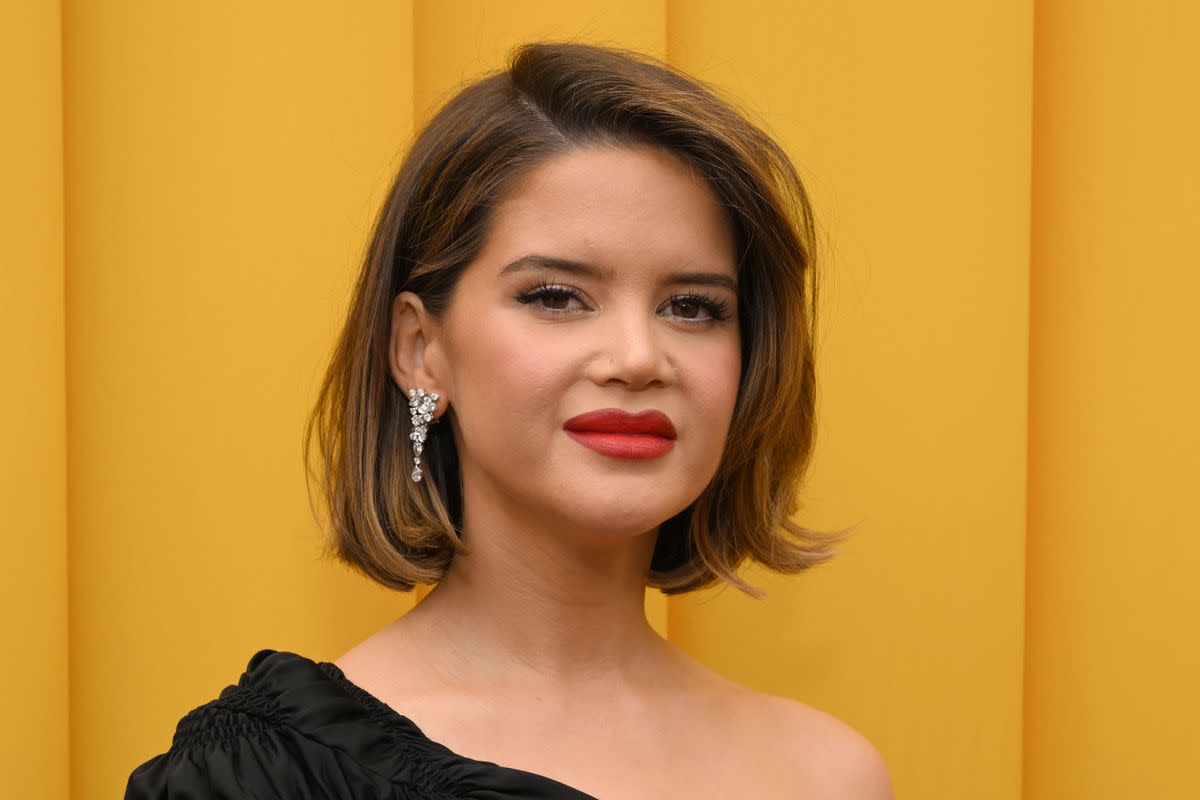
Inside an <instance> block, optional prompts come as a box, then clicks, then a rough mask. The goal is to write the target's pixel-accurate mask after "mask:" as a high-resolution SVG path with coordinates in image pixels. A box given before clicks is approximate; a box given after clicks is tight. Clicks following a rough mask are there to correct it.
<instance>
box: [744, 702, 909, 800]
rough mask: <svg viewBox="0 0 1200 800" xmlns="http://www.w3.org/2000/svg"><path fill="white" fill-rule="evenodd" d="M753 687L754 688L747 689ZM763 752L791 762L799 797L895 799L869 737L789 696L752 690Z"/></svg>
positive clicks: (789, 774) (790, 776)
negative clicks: (800, 790)
mask: <svg viewBox="0 0 1200 800" xmlns="http://www.w3.org/2000/svg"><path fill="white" fill-rule="evenodd" d="M747 691H749V690H747ZM751 694H752V696H753V698H754V699H753V701H752V702H751V703H750V704H749V705H750V706H751V707H753V708H756V710H757V714H758V715H759V719H760V720H762V721H766V722H767V723H768V724H766V725H763V724H761V722H760V724H759V725H758V726H756V728H757V730H758V731H760V734H759V735H760V736H761V737H762V742H761V744H762V746H763V748H764V750H766V751H769V752H771V753H772V754H774V755H775V756H777V757H778V758H779V759H780V762H781V763H785V764H787V765H788V767H787V768H785V770H784V771H783V775H781V777H782V778H783V779H785V780H790V781H792V782H793V783H792V785H793V786H803V787H804V791H803V792H799V793H797V795H795V796H805V797H829V798H843V799H844V800H893V798H894V797H895V795H894V792H893V789H892V780H891V775H890V774H889V773H888V769H887V764H886V763H885V762H884V760H883V756H882V755H881V754H880V752H879V750H878V749H877V748H876V747H875V745H874V744H872V743H871V741H870V740H869V739H867V737H865V736H863V735H862V734H861V733H859V732H858V731H857V730H855V729H854V728H853V727H851V726H850V725H848V724H847V723H845V722H843V721H842V720H840V719H838V718H837V717H835V716H833V715H832V714H829V713H827V712H824V711H821V710H820V709H818V708H814V707H813V706H810V705H808V704H806V703H802V702H800V701H798V700H793V699H791V698H787V697H778V696H775V695H769V694H763V693H759V692H752V693H751Z"/></svg>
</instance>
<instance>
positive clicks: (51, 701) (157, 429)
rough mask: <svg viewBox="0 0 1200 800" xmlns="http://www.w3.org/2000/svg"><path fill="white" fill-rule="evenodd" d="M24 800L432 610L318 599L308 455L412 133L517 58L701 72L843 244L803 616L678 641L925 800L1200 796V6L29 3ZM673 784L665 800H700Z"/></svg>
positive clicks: (679, 625) (3, 284)
mask: <svg viewBox="0 0 1200 800" xmlns="http://www.w3.org/2000/svg"><path fill="white" fill-rule="evenodd" d="M0 15H2V16H0V74H2V75H3V78H0V81H2V82H0V92H2V94H0V103H2V105H0V108H2V109H3V112H2V113H3V115H4V118H3V126H0V170H2V176H3V186H4V191H3V195H2V199H0V203H2V206H0V211H2V213H0V260H2V261H0V364H2V365H3V369H4V372H3V379H2V383H3V386H4V391H3V392H2V393H0V442H3V448H4V451H3V452H4V455H3V457H2V458H0V502H2V503H3V516H2V517H0V525H3V533H4V551H5V555H6V559H5V560H6V565H7V569H6V570H5V580H4V581H3V582H2V583H0V586H2V588H0V609H2V611H0V613H2V614H3V615H4V617H3V627H2V628H0V635H2V636H3V643H4V658H3V660H2V662H0V681H2V686H3V692H2V693H0V694H2V696H3V701H2V702H3V705H2V706H0V711H2V713H3V717H2V719H3V724H0V753H2V754H3V755H2V756H0V758H2V759H3V767H4V768H3V775H4V781H5V789H4V791H5V794H6V795H7V796H12V797H31V798H32V797H37V798H48V799H49V800H66V798H76V799H80V798H109V797H117V796H120V794H121V792H122V791H123V789H124V783H125V780H126V778H127V776H128V774H129V772H130V771H131V770H132V769H133V768H134V767H135V766H137V765H138V764H140V763H141V762H142V761H144V760H146V759H147V758H149V757H150V756H152V755H154V754H157V753H159V752H162V751H164V750H165V749H166V748H167V746H168V745H169V743H170V737H171V733H172V732H173V730H174V725H175V723H176V722H177V721H178V719H179V718H180V717H181V716H182V715H183V714H184V713H185V712H186V711H188V710H190V709H191V708H193V707H195V706H196V705H199V704H200V703H202V702H204V701H205V700H207V699H210V698H211V697H215V696H216V694H217V693H218V692H219V691H220V689H221V688H223V687H224V686H225V685H226V684H228V683H233V682H236V680H237V677H238V675H239V674H240V672H241V670H242V669H243V668H244V666H245V663H246V661H247V660H248V658H249V656H250V655H251V654H252V653H253V652H254V651H256V650H258V649H260V648H263V647H272V648H275V649H286V650H294V651H297V652H300V653H303V654H305V655H308V656H310V657H312V658H316V659H318V660H320V659H330V658H333V657H335V656H337V655H339V654H340V653H341V652H343V651H344V650H345V649H346V648H347V647H348V646H349V645H350V644H352V643H354V642H356V641H358V640H359V639H361V638H363V637H365V636H366V635H368V634H369V633H370V632H372V631H374V630H375V629H377V628H379V627H381V626H382V625H384V624H386V623H387V622H388V621H390V620H391V619H393V618H394V617H395V616H396V615H397V614H398V613H401V612H402V611H403V610H404V609H405V608H407V607H409V606H410V605H411V603H412V602H413V600H414V598H413V597H412V596H411V595H397V594H393V593H390V592H387V591H386V590H383V589H381V588H378V587H376V586H374V585H372V584H370V583H368V582H367V581H366V580H365V579H362V578H359V577H357V576H354V575H352V574H350V573H349V572H347V571H345V570H344V569H342V568H340V567H337V566H335V565H333V564H331V563H329V562H324V561H321V560H320V559H319V558H318V549H319V538H318V536H317V531H316V529H315V526H314V523H313V522H312V520H311V517H310V514H309V508H308V504H307V500H306V497H305V490H304V481H303V467H302V464H301V459H300V433H301V428H302V424H303V421H304V417H305V414H306V413H307V412H308V410H309V408H310V406H311V403H312V401H313V399H314V397H315V391H316V387H317V382H318V380H319V378H320V375H321V370H322V368H323V366H324V363H325V359H326V358H327V356H328V354H329V349H330V347H331V345H332V343H333V337H334V334H335V331H336V330H337V326H338V324H339V322H340V316H341V314H342V312H343V311H344V309H345V304H346V302H347V299H348V293H349V288H350V282H351V280H352V278H353V275H354V272H355V270H356V269H357V266H358V263H359V259H360V257H361V249H362V246H363V244H364V241H365V237H366V232H367V228H368V225H369V223H370V219H371V215H372V214H373V213H374V211H375V209H376V207H377V205H378V204H379V203H380V202H381V200H382V198H383V192H384V190H385V188H386V183H387V181H388V179H389V178H390V176H391V174H392V172H393V171H394V170H395V168H396V167H397V165H398V164H399V159H400V157H401V156H402V155H403V151H404V148H405V146H406V144H407V141H408V137H409V136H410V135H411V133H412V131H413V128H414V125H416V124H419V123H420V122H421V121H423V120H425V119H427V118H428V116H429V114H430V113H431V111H432V109H433V108H434V107H435V106H436V104H437V103H439V102H441V101H442V100H444V99H445V98H446V97H447V96H448V94H449V93H452V92H453V91H454V89H455V88H456V87H457V86H458V85H459V84H460V83H461V82H462V81H464V80H469V79H471V78H473V77H476V76H478V74H479V73H480V72H481V71H483V70H487V69H492V68H495V67H498V66H499V65H500V64H501V62H502V59H503V56H504V55H505V53H506V51H507V50H508V48H509V47H511V46H512V45H514V44H516V43H518V42H520V41H524V40H527V39H535V38H576V39H580V40H584V41H595V42H600V43H611V44H618V45H623V46H628V47H634V48H637V49H640V50H643V51H646V52H649V53H652V54H655V55H658V56H663V57H666V58H668V59H669V60H670V61H672V62H673V63H676V64H678V65H680V66H682V67H684V68H685V69H688V70H690V71H692V72H694V73H695V74H697V75H699V76H700V77H702V78H705V79H707V80H710V81H713V82H715V83H716V84H718V85H719V86H721V87H723V88H724V89H726V90H728V92H729V93H731V94H732V95H733V96H734V97H735V98H737V99H738V100H739V101H740V102H741V103H742V104H743V107H744V108H745V109H746V111H747V113H750V114H751V115H753V116H754V117H755V118H756V119H758V120H760V121H761V122H762V124H764V125H765V126H766V127H768V128H769V129H770V130H771V131H772V132H773V133H775V135H777V136H778V138H779V139H780V140H781V141H782V142H783V143H784V145H785V146H786V147H787V149H788V151H789V152H790V153H791V155H792V157H793V159H794V160H795V161H796V163H797V165H798V167H799V168H800V170H801V173H802V175H803V177H804V179H805V180H806V182H807V185H808V187H809V189H810V191H811V193H812V197H813V200H814V203H815V206H816V210H817V214H818V217H819V220H820V225H821V237H822V246H823V248H824V250H823V252H822V253H821V257H822V259H823V264H822V270H823V273H822V274H823V300H822V306H823V317H822V320H821V340H820V363H819V381H820V387H821V389H820V415H821V416H820V433H819V446H818V451H817V454H816V459H815V464H814V469H813V472H812V474H811V478H810V479H809V481H808V482H807V484H806V487H805V491H804V498H805V502H806V508H805V509H804V510H803V511H802V512H801V514H800V515H799V519H800V520H801V521H802V522H805V523H807V524H810V525H814V526H817V527H823V528H836V527H842V526H845V525H849V524H852V523H855V522H862V525H861V527H860V528H859V530H858V534H857V536H856V537H854V539H852V540H851V542H850V543H849V544H848V545H846V546H845V547H844V549H843V553H842V555H841V556H840V557H839V558H837V559H835V560H834V561H833V562H831V563H829V564H827V565H825V566H822V567H820V568H818V569H816V570H814V571H812V572H810V573H807V574H805V575H803V576H799V577H795V578H781V577H778V576H771V575H767V574H763V573H761V572H760V571H756V570H750V571H749V573H748V576H749V577H750V578H751V580H752V581H755V582H758V583H759V584H760V585H761V586H763V587H764V588H765V589H766V590H767V591H768V593H769V596H768V598H767V599H766V600H765V601H762V602H757V601H754V600H751V599H749V598H747V597H745V596H743V595H741V594H739V593H737V592H736V591H735V590H726V591H719V590H716V591H709V592H704V593H702V594H697V595H694V596H687V597H683V598H672V599H671V600H670V601H667V600H666V599H664V598H663V597H662V596H661V595H657V594H651V595H650V596H649V597H648V599H647V604H648V607H649V609H650V612H651V615H652V618H653V619H654V621H655V624H656V625H657V626H658V627H659V629H660V630H663V631H664V632H666V633H667V634H668V635H669V637H670V638H671V639H672V640H673V641H675V642H677V643H678V644H680V645H681V646H682V647H684V648H685V649H686V650H688V651H689V652H691V653H693V654H694V655H695V656H697V657H698V658H700V659H702V660H703V661H704V662H706V663H708V664H709V665H711V666H713V667H714V668H716V669H718V670H719V671H721V672H723V673H725V674H727V675H729V676H730V677H732V678H734V679H736V680H739V681H741V682H743V683H746V684H748V685H751V686H754V687H757V688H760V689H762V690H765V691H770V692H774V693H779V694H785V695H788V696H791V697H795V698H797V699H800V700H803V701H805V702H808V703H810V704H813V705H815V706H817V707H819V708H822V709H824V710H827V711H829V712H830V713H833V714H834V715H836V716H839V717H840V718H842V719H844V720H846V721H847V722H849V723H850V724H851V725H853V726H854V727H856V728H857V729H858V730H860V731H861V732H862V733H863V734H864V735H866V736H867V737H868V738H869V739H871V740H872V741H873V742H874V743H875V744H876V746H877V747H878V748H879V750H880V751H881V752H882V753H883V755H884V757H885V759H886V760H887V762H888V765H889V767H890V770H891V772H892V775H893V779H894V782H895V785H896V791H897V796H898V797H901V798H914V799H915V798H923V799H928V800H943V799H944V800H950V799H951V798H954V799H955V800H958V799H960V798H973V799H979V800H990V799H991V798H996V799H997V800H999V799H1000V798H1006V799H1007V800H1015V798H1025V799H1026V800H1063V799H1066V798H1087V799H1088V800H1106V799H1107V798H1128V797H1137V798H1190V797H1196V796H1200V777H1198V775H1197V773H1196V771H1195V765H1194V760H1195V757H1196V754H1197V752H1200V734H1198V733H1197V730H1198V727H1197V720H1200V690H1198V689H1197V686H1196V676H1197V675H1200V635H1198V634H1197V630H1198V629H1200V625H1198V623H1197V610H1198V608H1200V581H1198V580H1197V579H1196V577H1195V576H1196V575H1197V574H1200V536H1198V535H1197V534H1200V525H1198V524H1197V513H1196V511H1195V505H1194V501H1193V496H1192V495H1191V494H1190V491H1189V490H1192V489H1193V487H1192V486H1191V485H1189V484H1194V483H1195V482H1196V480H1197V478H1198V476H1200V455H1198V453H1200V423H1198V422H1197V419H1196V413H1197V412H1196V409H1197V408H1200V377H1198V371H1200V370H1198V366H1200V359H1198V358H1197V355H1196V351H1197V348H1198V346H1200V329H1198V327H1197V323H1196V315H1195V307H1196V305H1197V302H1198V301H1200V279H1198V278H1197V268H1198V267H1200V259H1197V251H1198V248H1197V244H1196V234H1197V225H1196V220H1197V218H1198V217H1200V158H1198V156H1197V147H1196V143H1197V142H1198V141H1200V97H1198V96H1197V95H1198V89H1197V86H1198V85H1200V81H1198V80H1197V75H1200V51H1198V50H1197V49H1196V48H1195V47H1194V43H1193V42H1192V41H1191V39H1192V37H1193V35H1194V32H1195V31H1196V30H1197V28H1198V23H1200V12H1198V11H1197V10H1196V6H1194V5H1192V4H1184V3H1177V2H1170V0H1148V1H1147V2H1143V3H1139V4H1132V3H1118V2H1112V1H1109V2H1095V1H1093V2H1082V1H1081V0H1073V1H1072V0H1036V2H1030V3H1014V2H1010V1H1007V0H989V1H988V2H979V3H969V4H963V3H959V2H950V1H949V0H941V1H940V2H939V1H938V0H911V1H910V2H904V3H898V2H895V3H893V2H884V0H875V2H853V1H852V0H851V1H846V2H843V1H839V2H833V0H823V1H822V2H806V3H792V2H783V1H782V0H777V1H776V2H738V3H711V2H671V1H670V0H668V2H635V1H634V0H606V2H591V1H590V0H589V1H588V2H576V3H570V4H568V3H561V2H533V1H532V0H530V1H527V2H507V3H495V2H493V3H485V2H463V1H462V0H457V1H454V2H430V1H426V0H417V1H416V2H356V3H352V4H346V3H332V2H328V3H296V2H282V0H278V1H277V2H251V3H242V2H230V1H229V0H222V1H221V2H210V3H158V2H148V1H147V0H144V1H143V2H115V1H113V0H110V2H105V3H84V2H76V1H75V0H69V1H66V2H62V3H61V4H60V3H57V2H39V0H6V1H5V2H4V3H3V4H2V5H0ZM664 768H665V769H671V768H672V766H671V765H664Z"/></svg>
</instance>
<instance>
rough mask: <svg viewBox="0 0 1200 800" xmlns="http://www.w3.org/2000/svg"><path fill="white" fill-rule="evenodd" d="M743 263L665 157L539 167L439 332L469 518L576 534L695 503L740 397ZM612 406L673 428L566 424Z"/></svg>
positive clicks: (626, 152) (506, 205)
mask: <svg viewBox="0 0 1200 800" xmlns="http://www.w3.org/2000/svg"><path fill="white" fill-rule="evenodd" d="M735 265H736V259H735V254H734V236H733V231H732V229H731V227H730V224H729V221H728V219H727V218H726V212H725V209H724V208H723V207H722V206H721V205H720V204H719V202H718V200H717V197H716V195H715V194H714V193H713V192H712V190H711V189H710V188H709V187H708V185H707V184H706V183H705V182H704V181H703V179H702V178H700V177H698V176H693V175H692V174H691V172H690V171H689V169H688V167H687V166H686V165H685V164H684V163H683V162H681V161H679V160H678V159H677V158H676V157H675V156H673V155H671V154H669V153H667V152H665V151H663V150H660V149H657V148H652V147H647V146H642V147H633V148H628V149H611V148H588V149H580V150H574V151H571V152H569V153H567V154H565V155H560V156H556V157H554V158H552V159H550V160H548V161H545V162H542V163H541V164H540V165H538V166H537V167H535V168H533V169H532V170H531V171H530V172H529V173H527V174H526V175H525V176H524V177H523V179H522V180H521V181H520V182H519V183H518V184H517V185H516V186H515V187H514V189H513V190H512V191H511V192H510V193H509V194H508V196H507V197H506V198H505V199H504V200H503V202H502V203H501V204H500V205H499V206H498V207H497V208H496V210H495V217H494V222H493V227H492V229H491V231H490V233H489V236H488V239H487V242H486V243H485V245H484V247H483V250H482V251H481V252H480V254H479V256H478V258H476V259H475V260H474V261H473V262H472V263H471V264H470V265H469V266H468V267H467V268H466V269H465V271H464V273H463V274H462V276H461V278H460V281H459V283H458V284H457V286H456V288H455V291H454V294H453V297H452V298H451V302H450V305H449V307H448V309H447V311H446V314H445V316H444V317H443V318H442V321H441V333H440V335H439V337H438V342H439V344H438V346H439V347H440V348H441V352H440V356H441V361H440V365H441V366H440V368H439V382H440V383H441V385H442V386H444V390H445V391H444V394H445V397H446V401H448V403H449V414H450V417H451V418H452V419H453V424H454V427H455V440H456V444H457V446H458V453H459V459H460V464H461V468H462V477H463V491H464V513H465V515H466V517H465V523H466V525H467V526H470V525H471V524H472V521H473V520H478V519H479V518H480V514H479V513H478V511H477V509H478V508H480V507H481V506H487V507H488V508H494V509H496V510H502V513H504V514H505V516H506V517H508V518H510V519H512V520H515V521H517V522H520V523H536V524H540V525H550V526H553V528H552V529H554V530H562V531H564V532H568V533H570V532H575V531H580V532H584V533H585V534H593V535H594V534H595V533H601V534H614V535H615V534H638V533H644V532H647V531H650V530H653V529H654V528H656V527H657V526H658V525H659V524H660V523H662V522H663V521H665V520H666V519H668V518H669V517H671V516H673V515H674V514H676V513H678V512H679V511H681V510H683V509H684V508H686V507H687V506H688V505H689V504H691V503H692V502H693V501H694V500H695V499H696V497H697V496H698V495H699V494H700V492H701V491H702V490H703V489H704V487H705V486H706V485H707V484H708V483H709V481H710V480H711V479H712V477H713V475H714V473H715V471H716V468H717V465H718V463H719V461H720V459H721V454H722V449H723V447H724V444H725V437H726V434H727V432H728V430H729V424H730V420H731V417H732V414H733V407H734V402H735V400H736V398H737V389H738V377H739V373H740V369H741V351H740V345H739V335H738V304H737V291H736V283H735V282H736V277H737V272H736V266H735ZM605 409H609V410H612V409H617V410H619V411H621V412H628V413H629V414H639V413H640V412H646V411H657V412H660V413H661V414H662V415H665V416H666V417H667V418H668V419H669V421H670V427H671V428H673V431H674V436H673V438H672V437H671V436H670V435H669V433H670V432H669V431H666V430H662V429H658V430H652V431H651V432H650V433H646V432H641V433H637V432H630V429H631V428H633V427H636V426H635V425H630V424H629V421H628V420H622V419H621V418H620V415H619V414H618V415H617V418H616V420H615V422H614V421H611V420H610V423H611V424H615V426H616V428H617V429H624V431H625V432H621V430H618V431H616V432H613V431H609V432H607V433H598V432H594V431H592V432H589V431H587V430H585V429H588V428H603V427H604V425H603V424H602V423H594V422H593V424H588V423H587V421H586V420H585V421H583V422H581V423H578V424H575V425H573V426H572V427H574V428H578V430H568V429H567V428H566V427H564V426H565V425H567V424H568V421H569V420H572V419H577V418H578V417H580V415H584V414H588V413H589V412H595V411H599V410H605ZM651 416H652V415H651ZM645 418H646V417H645V416H643V419H645ZM659 422H660V423H661V420H659ZM664 434H667V435H664ZM488 513H489V514H490V513H491V512H488Z"/></svg>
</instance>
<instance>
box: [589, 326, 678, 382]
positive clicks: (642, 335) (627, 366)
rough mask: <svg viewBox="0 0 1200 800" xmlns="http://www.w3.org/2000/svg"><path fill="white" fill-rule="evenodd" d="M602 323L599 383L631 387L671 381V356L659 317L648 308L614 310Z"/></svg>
mask: <svg viewBox="0 0 1200 800" xmlns="http://www.w3.org/2000/svg"><path fill="white" fill-rule="evenodd" d="M608 316H609V319H608V320H607V321H606V322H607V324H604V325H601V326H598V329H599V333H600V335H601V337H602V340H601V341H600V342H599V343H598V345H599V346H598V347H597V348H596V349H597V356H596V358H595V359H594V363H593V372H594V374H593V379H594V380H596V382H597V383H600V384H606V383H614V382H616V383H623V384H626V385H627V386H628V387H629V388H631V389H642V388H645V387H647V386H651V385H654V384H656V383H657V384H661V385H666V384H667V383H669V382H670V359H669V358H668V356H667V353H666V351H665V349H664V346H665V344H666V341H665V340H664V337H663V335H662V333H663V332H662V331H658V330H656V327H657V326H656V322H657V321H656V319H655V318H654V317H653V315H650V314H647V313H645V311H641V312H640V313H638V312H633V311H628V312H626V311H622V312H617V311H612V312H610V313H609V315H608Z"/></svg>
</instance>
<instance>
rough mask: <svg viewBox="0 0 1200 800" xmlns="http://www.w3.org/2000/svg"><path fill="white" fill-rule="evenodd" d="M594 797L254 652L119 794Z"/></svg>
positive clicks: (272, 653) (327, 798)
mask: <svg viewBox="0 0 1200 800" xmlns="http://www.w3.org/2000/svg"><path fill="white" fill-rule="evenodd" d="M250 798H254V800H334V799H335V798H336V800H513V798H523V799H524V800H596V798H594V797H592V796H591V795H589V794H585V793H584V792H581V791H579V790H578V789H574V788H572V787H570V786H567V785H566V784H564V783H560V782H558V781H556V780H553V779H551V778H547V777H545V776H543V775H537V774H535V773H532V772H526V771H524V770H519V769H512V768H510V767H502V766H500V765H498V764H494V763H492V762H490V761H478V760H475V759H471V758H467V757H465V756H461V755H458V754H457V753H455V752H453V751H451V750H450V749H448V748H447V747H445V746H444V745H441V744H438V743H437V742H434V741H431V740H430V739H429V738H427V737H426V736H425V734H424V733H422V732H421V729H420V728H418V727H417V726H416V724H415V723H413V722H412V721H411V720H409V719H408V718H407V717H404V716H401V715H400V714H398V713H397V712H396V711H395V710H393V709H392V708H391V707H389V706H387V705H386V704H385V703H383V702H382V701H381V700H379V699H378V698H376V697H374V696H373V695H371V694H368V693H367V692H366V691H364V690H363V689H361V688H360V687H358V686H357V685H355V684H353V683H351V682H350V680H349V679H348V678H347V677H346V676H345V674H344V673H343V672H342V671H341V670H340V669H339V668H338V666H337V665H336V664H334V663H332V662H327V661H322V662H315V661H312V660H311V659H308V658H305V657H304V656H301V655H298V654H296V653H290V652H287V651H279V650H260V651H258V652H257V653H255V654H254V655H253V656H252V657H251V659H250V662H249V664H248V665H247V666H246V671H245V672H244V673H243V674H242V676H241V678H240V679H239V680H238V682H237V684H236V685H233V686H227V687H226V688H225V689H223V690H222V691H221V694H220V696H219V697H218V698H217V699H215V700H212V701H210V702H208V703H205V704H204V705H202V706H200V707H199V708H196V709H194V710H193V711H190V712H189V713H188V714H187V715H186V716H184V717H183V719H181V720H180V721H179V724H178V726H177V727H176V729H175V736H174V739H173V740H172V742H171V748H170V750H168V751H167V752H165V753H163V754H161V755H157V756H154V757H153V758H151V759H150V760H149V761H147V762H145V763H144V764H142V765H141V766H139V767H137V768H136V769H135V770H134V771H133V773H132V774H131V775H130V776H129V782H128V784H127V786H126V789H125V800H250Z"/></svg>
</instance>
